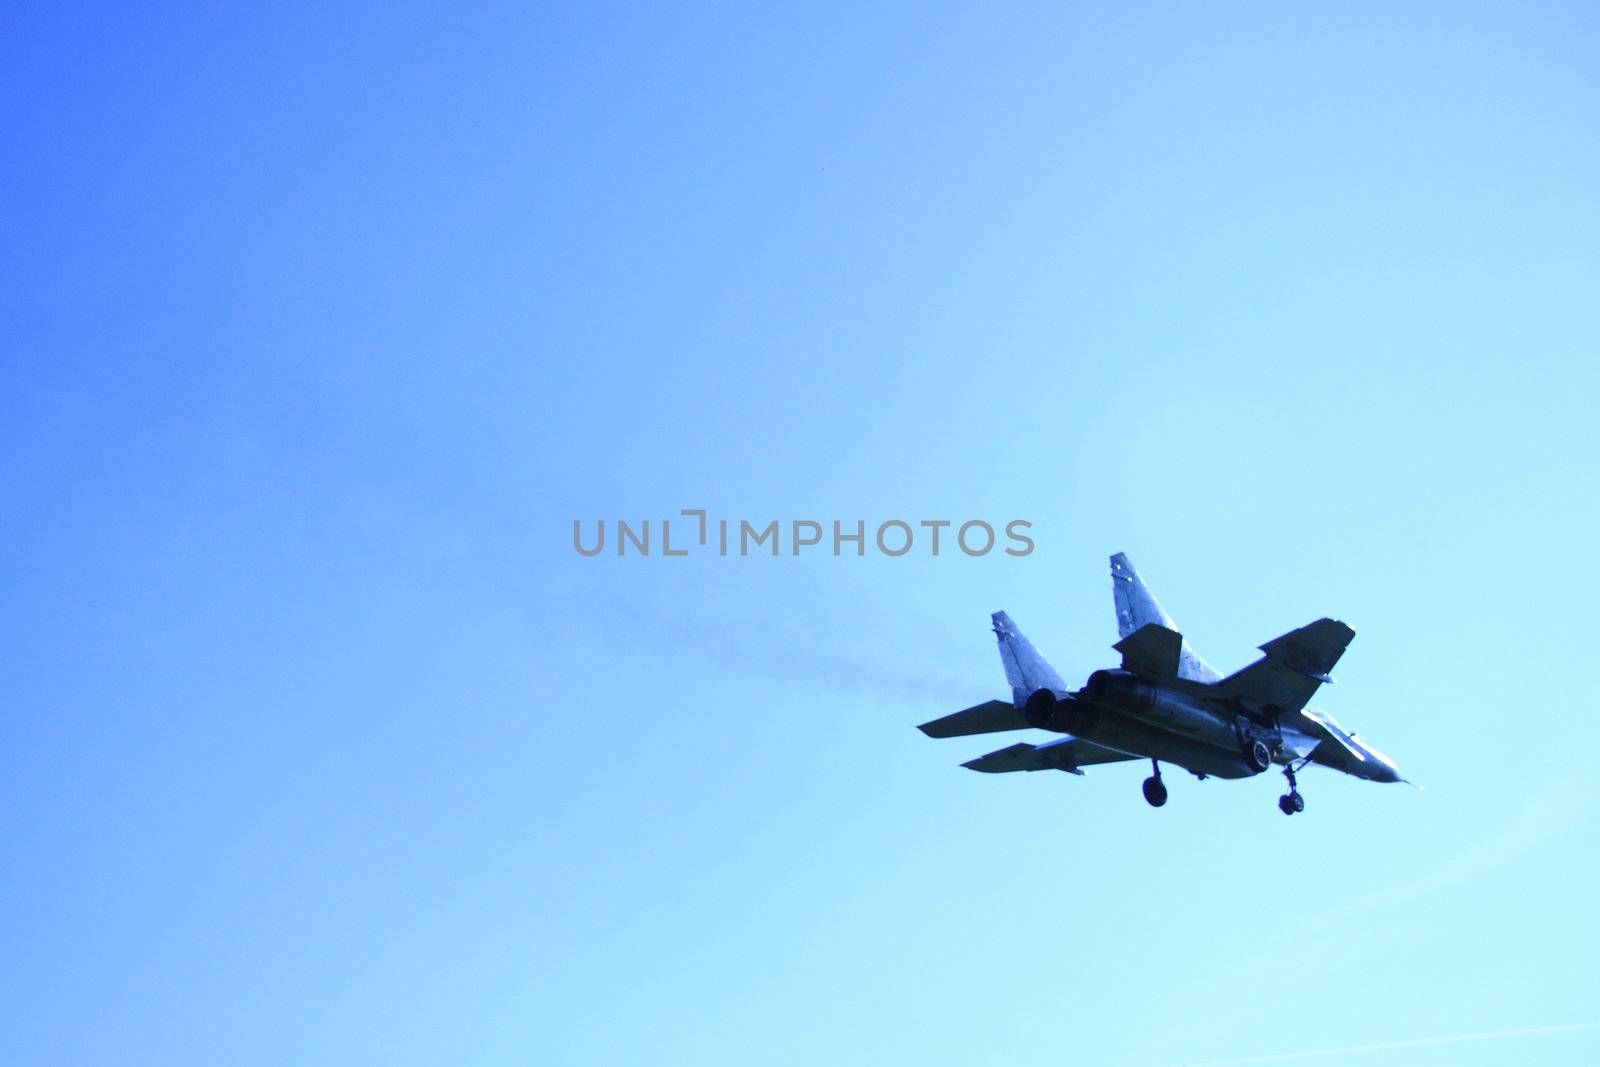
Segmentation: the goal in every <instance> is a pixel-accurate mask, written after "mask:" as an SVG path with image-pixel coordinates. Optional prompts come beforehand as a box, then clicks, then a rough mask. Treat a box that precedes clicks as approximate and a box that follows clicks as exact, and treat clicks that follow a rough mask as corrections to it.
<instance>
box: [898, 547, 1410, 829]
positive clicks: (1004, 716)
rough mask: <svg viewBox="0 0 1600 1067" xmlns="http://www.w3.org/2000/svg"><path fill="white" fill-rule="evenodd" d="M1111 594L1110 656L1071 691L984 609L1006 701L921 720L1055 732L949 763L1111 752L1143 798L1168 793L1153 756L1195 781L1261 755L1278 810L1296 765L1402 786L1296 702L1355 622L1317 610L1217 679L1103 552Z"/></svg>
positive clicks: (1029, 764) (1255, 764)
mask: <svg viewBox="0 0 1600 1067" xmlns="http://www.w3.org/2000/svg"><path fill="white" fill-rule="evenodd" d="M1111 592H1112V597H1113V599H1114V600H1115V601H1116V607H1117V632H1118V634H1119V636H1120V637H1121V640H1120V641H1118V642H1117V643H1116V644H1115V645H1113V646H1112V647H1113V648H1114V649H1116V650H1117V651H1118V652H1120V653H1122V666H1121V667H1120V668H1118V669H1114V670H1100V671H1095V672H1094V673H1093V674H1091V675H1090V676H1089V681H1088V683H1087V684H1086V685H1085V686H1084V687H1083V688H1082V689H1079V690H1078V691H1077V692H1071V691H1069V690H1068V689H1067V686H1066V683H1065V682H1063V681H1062V680H1061V676H1060V675H1059V674H1057V673H1056V672H1055V669H1054V668H1053V667H1051V666H1050V664H1049V663H1047V662H1045V659H1044V657H1043V656H1041V655H1039V653H1038V652H1037V651H1036V650H1035V649H1034V647H1033V644H1032V643H1031V642H1030V641H1029V640H1028V639H1027V638H1026V637H1024V636H1023V635H1022V631H1021V630H1018V629H1017V627H1016V625H1015V624H1014V623H1013V622H1012V621H1011V617H1010V616H1008V615H1007V614H1006V613H1005V612H1003V611H998V612H995V614H994V615H993V616H992V618H993V620H994V633H995V637H996V638H997V639H998V640H999V642H1000V662H1001V664H1003V665H1004V667H1005V671H1006V681H1007V682H1009V683H1010V684H1011V700H1010V701H1004V700H991V701H988V702H987V703H984V704H979V705H977V706H976V707H971V708H967V709H966V710H964V711H958V712H956V713H955V714H953V715H946V716H945V717H944V718H942V719H935V720H933V721H932V722H927V723H923V724H922V725H921V726H920V727H918V729H920V730H921V731H922V732H923V733H925V734H927V735H928V736H929V737H965V736H968V735H971V734H987V733H998V732H1000V731H1003V730H1023V729H1028V728H1034V729H1041V730H1050V731H1053V732H1055V733H1061V734H1066V735H1067V736H1065V737H1063V738H1061V739H1059V740H1056V741H1049V742H1046V743H1045V744H1042V745H1030V744H1027V743H1026V742H1022V743H1019V744H1015V745H1012V746H1011V747H1009V748H1002V749H1000V750H999V751H997V752H991V753H989V754H988V755H987V756H980V757H979V758H977V759H975V760H970V761H968V762H967V763H964V764H962V766H964V767H971V768H972V769H973V770H975V771H985V772H989V773H995V772H1001V771H1046V770H1056V771H1070V772H1071V773H1073V774H1082V773H1083V768H1084V767H1090V766H1094V765H1095V764H1100V763H1118V762H1122V761H1124V760H1136V759H1148V760H1149V761H1150V764H1151V767H1152V768H1153V770H1154V773H1153V774H1151V776H1150V777H1149V778H1146V779H1145V780H1144V798H1145V800H1147V801H1149V802H1150V804H1151V806H1153V807H1157V808H1159V807H1160V806H1161V805H1163V804H1165V803H1166V802H1167V787H1166V785H1165V784H1164V783H1163V782H1162V781H1161V764H1163V763H1171V764H1176V765H1177V766H1179V767H1182V768H1183V769H1184V770H1186V771H1189V772H1190V773H1191V774H1194V775H1195V776H1197V777H1199V778H1209V777H1216V778H1249V777H1251V776H1253V775H1257V774H1261V773H1263V772H1265V771H1267V770H1269V769H1271V767H1272V766H1273V765H1274V764H1277V765H1279V766H1281V767H1282V768H1283V773H1284V775H1285V777H1287V778H1288V781H1289V791H1288V792H1287V793H1285V794H1284V795H1283V796H1281V797H1279V798H1278V807H1279V809H1280V810H1282V812H1283V813H1284V814H1285V815H1293V814H1295V813H1296V812H1299V811H1304V810H1305V806H1306V804H1305V799H1304V798H1303V797H1301V796H1300V790H1299V788H1298V786H1297V784H1296V782H1295V772H1297V771H1301V770H1304V769H1305V767H1306V765H1307V764H1310V763H1319V764H1321V765H1322V766H1324V767H1332V768H1333V769H1334V770H1338V771H1343V772H1344V773H1346V774H1350V775H1354V776H1355V777H1357V778H1366V779H1368V780H1370V781H1374V782H1401V781H1405V779H1403V778H1401V777H1400V773H1399V771H1398V770H1396V768H1395V765H1394V763H1393V762H1391V761H1390V759H1389V758H1388V757H1387V756H1385V755H1384V754H1383V753H1381V752H1379V751H1378V750H1377V749H1375V748H1373V747H1372V746H1371V745H1368V744H1366V743H1365V742H1363V741H1360V740H1357V738H1356V735H1355V734H1352V733H1347V732H1346V731H1345V729H1344V728H1343V727H1342V726H1340V725H1339V724H1338V722H1336V721H1335V720H1334V718H1333V716H1331V715H1327V714H1324V713H1322V712H1316V711H1312V710H1311V709H1310V708H1308V707H1306V703H1307V702H1308V701H1309V700H1310V699H1311V696H1312V694H1313V693H1315V692H1316V691H1317V687H1318V686H1319V685H1322V684H1323V683H1324V682H1327V683H1331V682H1332V681H1333V679H1332V678H1331V677H1330V676H1329V674H1328V672H1329V671H1331V670H1333V665H1334V664H1335V663H1337V662H1338V660H1339V657H1340V656H1341V655H1343V654H1344V650H1345V647H1346V646H1347V645H1349V644H1350V641H1351V639H1352V638H1354V637H1355V635H1356V634H1355V631H1354V630H1352V629H1350V627H1348V626H1346V625H1345V624H1344V623H1342V622H1337V621H1335V620H1333V619H1318V620H1317V621H1316V622H1314V623H1311V624H1310V625H1308V626H1302V627H1300V629H1298V630H1291V631H1290V632H1288V633H1286V634H1284V635H1283V636H1282V637H1275V638H1273V639H1272V640H1271V641H1268V642H1267V643H1266V644H1264V645H1262V646H1261V651H1262V652H1264V653H1265V655H1264V656H1262V658H1261V659H1258V660H1256V662H1254V663H1252V664H1250V666H1248V667H1245V668H1244V669H1243V670H1239V671H1236V672H1234V673H1233V674H1230V675H1228V676H1227V677H1223V676H1222V675H1220V674H1218V673H1217V672H1216V671H1215V670H1214V669H1212V667H1211V665H1210V664H1208V663H1206V661H1205V660H1203V659H1201V658H1200V657H1199V656H1197V655H1195V654H1194V650H1193V649H1191V648H1190V647H1189V643H1188V642H1187V641H1185V640H1184V639H1183V636H1182V635H1181V634H1180V633H1179V632H1178V629H1177V626H1176V624H1174V623H1173V621H1172V619H1171V617H1170V616H1168V615H1167V613H1166V612H1165V611H1162V610H1161V605H1160V604H1159V603H1157V601H1156V598H1155V597H1154V596H1153V595H1151V593H1150V590H1149V589H1147V588H1146V587H1145V584H1144V582H1143V580H1141V579H1140V577H1139V572H1138V571H1136V570H1134V569H1133V564H1132V563H1130V562H1128V557H1127V556H1125V555H1123V554H1122V553H1120V552H1119V553H1117V554H1116V555H1115V556H1112V557H1111Z"/></svg>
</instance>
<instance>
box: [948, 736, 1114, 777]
mask: <svg viewBox="0 0 1600 1067" xmlns="http://www.w3.org/2000/svg"><path fill="white" fill-rule="evenodd" d="M1137 758H1138V757H1135V756H1130V755H1128V754H1127V753H1125V752H1118V751H1116V750H1115V749H1110V748H1103V747H1102V746H1100V745H1096V744H1092V743H1091V742H1088V741H1085V740H1083V739H1082V738H1080V737H1063V738H1061V739H1060V740H1059V741H1047V742H1046V743H1044V744H1042V745H1030V744H1028V743H1026V742H1022V743H1020V744H1015V745H1012V746H1010V747H1009V748H1002V749H1000V750H999V751H998V752H991V753H989V754H988V755H987V756H979V757H978V758H977V759H975V760H968V761H967V762H966V763H963V764H962V766H963V767H970V768H971V769H973V770H975V771H983V772H984V773H986V774H999V773H1003V772H1006V771H1069V772H1071V773H1072V774H1082V773H1083V772H1082V771H1081V770H1079V769H1078V768H1080V767H1091V766H1093V765H1095V764H1097V763H1117V762H1120V761H1122V760H1130V759H1137Z"/></svg>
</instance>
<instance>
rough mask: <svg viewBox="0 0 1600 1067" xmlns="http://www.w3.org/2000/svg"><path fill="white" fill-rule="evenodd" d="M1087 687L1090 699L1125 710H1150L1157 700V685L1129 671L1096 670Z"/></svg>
mask: <svg viewBox="0 0 1600 1067" xmlns="http://www.w3.org/2000/svg"><path fill="white" fill-rule="evenodd" d="M1085 688H1086V689H1087V690H1088V693H1089V699H1090V700H1093V701H1094V702H1095V703H1097V704H1106V705H1109V706H1111V707H1114V708H1118V709H1120V710H1123V711H1130V712H1143V711H1149V710H1150V708H1151V707H1153V706H1154V705H1155V702H1156V687H1155V686H1153V685H1151V684H1150V683H1149V682H1145V681H1141V680H1140V679H1138V678H1136V677H1134V676H1133V675H1131V674H1129V673H1128V672H1127V671H1095V672H1094V673H1093V674H1091V675H1089V684H1088V685H1087V686H1085Z"/></svg>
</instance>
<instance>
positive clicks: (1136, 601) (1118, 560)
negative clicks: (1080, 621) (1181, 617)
mask: <svg viewBox="0 0 1600 1067" xmlns="http://www.w3.org/2000/svg"><path fill="white" fill-rule="evenodd" d="M1111 597H1112V599H1113V600H1114V601H1115V602H1116V605H1117V636H1118V637H1119V638H1121V637H1127V636H1128V635H1129V634H1131V633H1133V632H1134V631H1135V630H1137V629H1139V628H1140V627H1141V626H1148V625H1149V624H1150V623H1156V624H1157V625H1159V626H1164V627H1166V628H1167V629H1169V630H1177V629H1178V624H1177V623H1175V622H1173V621H1172V616H1171V615H1168V614H1167V613H1166V612H1165V611H1163V610H1161V602H1160V601H1159V600H1157V599H1156V597H1155V594H1154V593H1152V592H1150V589H1149V587H1148V586H1146V585H1145V584H1144V579H1143V578H1140V577H1139V572H1138V571H1137V570H1135V569H1134V566H1133V562H1132V561H1131V560H1129V559H1128V557H1127V556H1125V555H1123V554H1122V553H1121V552H1118V553H1117V554H1116V555H1114V556H1112V557H1111ZM1180 632H1181V631H1180ZM1178 676H1179V677H1180V678H1188V679H1190V680H1191V681H1196V682H1215V681H1217V680H1218V679H1220V678H1221V677H1222V676H1221V675H1220V674H1218V673H1217V672H1216V671H1215V670H1214V669H1212V667H1211V664H1209V663H1207V662H1206V661H1205V660H1203V659H1201V658H1200V657H1199V656H1197V655H1195V654H1194V649H1192V648H1190V647H1189V642H1187V641H1185V642H1184V643H1183V646H1182V650H1181V652H1180V653H1179V656H1178Z"/></svg>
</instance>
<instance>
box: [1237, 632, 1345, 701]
mask: <svg viewBox="0 0 1600 1067" xmlns="http://www.w3.org/2000/svg"><path fill="white" fill-rule="evenodd" d="M1355 636H1356V632H1355V631H1354V630H1352V629H1350V627H1348V626H1346V625H1345V624H1344V623H1342V622H1339V621H1337V620H1335V619H1318V620H1317V621H1316V622H1314V623H1311V624H1310V625H1308V626H1302V627H1300V629H1298V630H1290V631H1289V632H1288V633H1286V634H1284V635H1283V636H1282V637H1274V638H1273V639H1272V640H1271V641H1268V642H1267V643H1266V644H1264V645H1262V646H1261V651H1263V652H1265V653H1266V655H1265V656H1263V657H1262V658H1261V659H1258V660H1256V661H1255V662H1254V663H1252V664H1250V666H1248V667H1246V668H1244V669H1243V670H1241V671H1237V672H1235V673H1233V674H1230V675H1228V677H1226V678H1224V679H1222V681H1220V682H1218V683H1217V687H1216V692H1217V695H1218V696H1221V697H1224V698H1236V699H1238V700H1241V701H1243V702H1245V703H1246V704H1250V705H1254V706H1255V707H1257V708H1259V709H1261V710H1270V711H1273V712H1279V713H1281V712H1285V711H1299V710H1300V709H1301V708H1303V707H1305V706H1306V704H1307V703H1308V702H1309V701H1310V700H1311V696H1312V694H1313V693H1315V692H1316V691H1317V686H1319V685H1322V684H1323V683H1324V682H1330V683H1331V682H1332V681H1333V678H1332V677H1331V676H1330V675H1329V674H1328V672H1329V671H1331V670H1333V665H1334V664H1335V663H1338V662H1339V657H1340V656H1342V655H1344V650H1345V648H1346V647H1348V646H1349V644H1350V642H1351V641H1352V640H1353V639H1354V638H1355Z"/></svg>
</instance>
